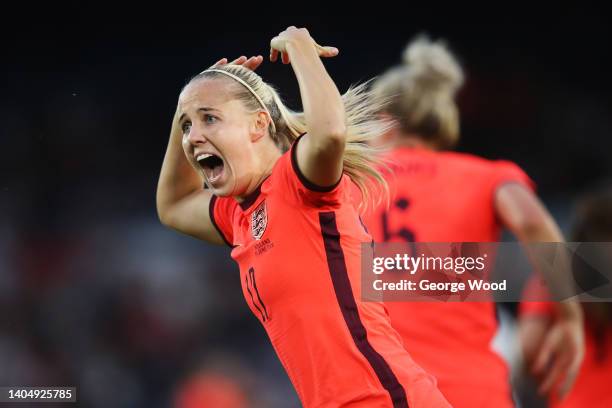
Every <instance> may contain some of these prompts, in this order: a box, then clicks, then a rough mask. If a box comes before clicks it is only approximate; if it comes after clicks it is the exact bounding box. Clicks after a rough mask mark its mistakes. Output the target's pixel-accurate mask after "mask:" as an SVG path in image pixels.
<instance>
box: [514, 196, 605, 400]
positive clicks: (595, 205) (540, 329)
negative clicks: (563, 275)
mask: <svg viewBox="0 0 612 408" xmlns="http://www.w3.org/2000/svg"><path fill="white" fill-rule="evenodd" d="M571 240H572V241H574V242H611V241H612V190H611V189H607V190H603V191H598V192H595V193H592V194H590V195H588V196H586V197H584V198H583V199H582V200H580V202H579V205H578V206H577V211H576V214H575V221H574V226H573V229H572V234H571ZM597 248H598V249H599V250H600V251H602V253H599V254H597V255H598V256H601V257H603V259H605V261H604V262H602V263H601V264H603V265H607V266H608V267H610V265H612V255H611V254H610V253H609V252H603V251H605V248H606V247H605V246H601V247H597ZM576 272H577V273H581V274H583V278H585V276H584V275H586V274H588V273H589V271H588V270H578V271H576ZM606 276H610V274H609V273H608V274H606ZM582 308H583V310H584V315H585V325H584V328H585V331H584V333H585V340H586V341H585V357H584V361H583V364H582V366H581V367H580V372H579V373H578V377H577V378H576V383H575V384H574V386H573V387H572V389H571V390H570V392H569V394H568V395H567V397H566V398H564V399H563V400H559V399H558V398H555V396H552V397H551V398H550V402H551V406H553V407H558V408H582V407H602V408H603V407H611V406H612V392H610V385H611V384H612V303H607V302H593V303H583V304H582ZM555 314H556V313H555V310H554V308H553V304H552V303H545V302H524V303H521V306H520V323H519V330H520V335H521V343H522V345H523V351H524V354H525V360H526V362H527V363H528V365H530V366H533V365H537V364H539V363H538V362H537V361H536V360H537V357H538V355H539V354H540V353H541V352H540V350H541V349H542V348H545V347H547V345H546V344H545V334H546V333H547V331H548V330H549V327H550V325H551V324H552V323H553V322H554V320H555Z"/></svg>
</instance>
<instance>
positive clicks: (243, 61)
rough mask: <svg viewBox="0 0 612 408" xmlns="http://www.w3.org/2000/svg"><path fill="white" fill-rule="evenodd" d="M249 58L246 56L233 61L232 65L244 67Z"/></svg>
mask: <svg viewBox="0 0 612 408" xmlns="http://www.w3.org/2000/svg"><path fill="white" fill-rule="evenodd" d="M246 60H247V57H245V56H244V55H242V56H240V57H238V58H236V59H235V60H233V61H232V62H231V63H232V64H234V65H242V64H244V63H245V62H246Z"/></svg>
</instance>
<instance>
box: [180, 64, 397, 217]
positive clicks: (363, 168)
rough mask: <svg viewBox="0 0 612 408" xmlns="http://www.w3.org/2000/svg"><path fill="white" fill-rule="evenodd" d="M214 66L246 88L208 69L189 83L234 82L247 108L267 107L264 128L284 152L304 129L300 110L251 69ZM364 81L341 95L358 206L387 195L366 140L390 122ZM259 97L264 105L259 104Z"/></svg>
mask: <svg viewBox="0 0 612 408" xmlns="http://www.w3.org/2000/svg"><path fill="white" fill-rule="evenodd" d="M214 70H215V71H216V70H223V71H226V72H228V73H230V74H232V75H233V76H236V77H238V78H240V79H241V80H242V81H244V82H245V83H246V85H248V86H249V87H250V89H248V88H247V87H245V86H244V85H243V84H241V83H240V82H238V81H236V80H232V79H231V78H229V77H228V76H227V75H225V74H224V73H220V72H215V71H208V70H207V71H203V72H201V73H200V74H198V75H196V76H195V77H193V78H192V79H191V81H190V83H191V82H193V81H195V80H198V79H202V78H220V79H225V80H228V81H232V82H233V83H235V84H236V86H235V87H234V88H233V90H232V91H233V92H234V96H235V97H236V99H238V100H240V101H242V102H243V103H244V105H245V107H246V108H247V109H248V110H250V111H253V112H256V111H258V110H262V109H264V110H267V111H268V113H269V114H270V116H271V119H272V121H273V123H274V126H270V127H269V128H268V132H269V133H270V137H271V138H272V140H273V141H274V143H275V144H276V145H277V146H278V148H279V149H280V150H281V151H283V152H286V151H287V150H288V149H289V147H290V146H291V144H292V143H293V142H294V141H295V140H296V139H297V138H298V137H299V136H300V135H301V134H303V133H305V132H308V129H307V125H306V121H305V118H304V114H303V112H295V111H292V110H291V109H289V108H288V107H287V106H286V105H285V104H284V103H283V101H282V99H281V98H280V96H279V94H278V92H277V91H276V89H274V87H273V86H272V85H270V84H268V83H266V82H264V81H263V79H262V78H261V77H260V76H259V75H257V74H256V73H255V72H254V71H252V70H250V69H247V68H245V67H243V66H241V65H233V64H227V65H221V66H215V67H214ZM368 85H369V84H368V83H364V84H360V85H357V86H353V87H351V88H350V89H349V90H348V91H347V92H346V93H345V94H344V95H342V99H343V101H344V106H345V110H346V121H347V137H346V147H345V149H344V157H343V166H344V170H343V171H344V173H346V174H348V175H349V177H350V178H351V179H352V180H353V182H354V183H355V184H356V185H357V186H358V187H359V189H360V190H361V194H362V197H363V201H362V204H363V205H362V207H363V208H362V209H364V208H367V207H368V206H369V205H370V204H377V203H378V201H379V200H381V199H384V197H385V196H386V195H387V191H388V188H387V183H386V181H385V179H384V178H383V177H382V176H381V174H380V172H379V171H378V166H379V160H378V156H379V153H380V150H379V149H377V148H374V147H372V146H371V145H370V144H371V142H372V141H373V140H375V139H376V138H378V137H379V136H380V135H382V134H384V133H385V132H387V131H388V130H389V129H390V128H391V126H392V124H391V123H390V122H389V121H384V120H381V119H380V118H379V117H378V112H380V111H381V110H382V109H383V106H382V102H373V99H372V98H371V95H370V90H369V89H368ZM254 94H255V95H257V97H255V96H254ZM260 101H261V102H263V104H264V105H265V107H262V106H261V103H260ZM380 193H382V194H380Z"/></svg>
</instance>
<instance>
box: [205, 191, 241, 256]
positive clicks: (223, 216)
mask: <svg viewBox="0 0 612 408" xmlns="http://www.w3.org/2000/svg"><path fill="white" fill-rule="evenodd" d="M237 205H238V203H237V202H236V200H234V199H232V198H227V197H217V196H215V195H213V196H212V198H211V200H210V207H209V214H210V221H211V222H212V224H213V225H214V226H215V228H216V229H217V231H219V234H221V237H222V238H223V241H225V243H226V244H227V245H229V246H230V247H232V246H234V245H233V242H234V229H233V227H232V218H233V214H234V211H235V209H236V206H237Z"/></svg>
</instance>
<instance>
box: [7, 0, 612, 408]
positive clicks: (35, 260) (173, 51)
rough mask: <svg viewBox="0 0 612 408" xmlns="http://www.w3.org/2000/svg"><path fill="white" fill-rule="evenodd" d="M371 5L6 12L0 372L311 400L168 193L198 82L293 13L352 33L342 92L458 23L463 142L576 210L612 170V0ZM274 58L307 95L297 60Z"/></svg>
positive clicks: (103, 393)
mask: <svg viewBox="0 0 612 408" xmlns="http://www.w3.org/2000/svg"><path fill="white" fill-rule="evenodd" d="M374 6H375V4H370V5H369V6H368V7H363V9H362V10H361V9H360V10H359V11H361V13H360V14H355V15H348V14H342V13H341V14H332V13H331V12H330V13H329V14H328V15H326V16H325V17H321V16H303V15H301V16H295V15H294V16H289V15H287V16H280V17H272V16H271V15H269V12H268V11H267V10H265V9H264V8H263V6H262V5H259V4H251V5H249V7H248V8H247V7H246V6H243V5H238V4H236V5H235V9H234V10H232V7H233V5H232V4H230V5H228V6H226V7H225V10H221V11H219V10H215V9H213V8H209V7H207V6H206V5H200V7H198V8H193V7H191V6H189V5H186V4H185V5H183V4H171V5H168V6H167V8H166V9H163V10H160V9H157V10H154V11H153V12H151V11H152V10H150V9H148V8H146V9H143V10H130V11H129V12H128V11H126V10H122V9H118V10H116V11H114V10H103V9H100V8H97V7H87V6H84V5H81V6H78V7H76V6H75V7H73V8H72V9H71V10H70V14H64V13H63V12H60V11H58V10H49V11H48V12H47V11H41V10H38V11H40V12H39V13H37V15H36V16H34V15H33V14H31V13H30V11H28V10H24V11H23V12H20V13H15V14H9V13H7V14H5V15H4V16H3V17H2V20H3V23H6V24H3V28H2V31H1V33H2V40H1V44H2V54H3V55H2V57H1V60H2V76H1V79H0V89H2V91H1V93H2V99H1V102H0V103H1V105H0V129H1V133H0V143H1V144H0V146H1V148H0V362H1V363H0V364H1V367H0V386H1V385H22V386H24V385H74V386H77V387H78V392H79V404H78V405H79V406H83V407H111V406H112V407H152V408H155V407H167V406H170V405H171V404H172V401H173V400H174V399H175V398H176V395H177V393H179V391H178V390H183V391H184V390H185V389H186V386H185V385H184V384H185V381H186V379H188V378H193V375H194V373H196V372H202V371H204V372H207V373H212V372H216V373H221V375H225V376H229V377H231V378H233V379H234V380H235V381H236V382H237V383H238V384H239V385H240V386H242V387H243V389H244V390H245V392H246V393H247V394H248V397H249V398H251V399H252V400H253V401H257V403H259V405H257V406H265V407H288V406H297V404H298V403H297V400H296V397H295V394H294V392H293V390H292V389H291V386H290V384H289V382H288V380H287V379H286V376H285V374H284V373H283V371H282V367H281V365H280V363H279V362H278V361H277V360H276V357H275V356H274V355H273V351H272V349H271V347H270V345H269V344H268V341H267V338H266V337H265V333H264V331H263V329H262V328H261V327H260V326H259V323H258V322H257V321H256V319H255V318H254V317H253V316H250V315H249V312H248V310H247V308H246V307H245V306H246V305H245V303H244V300H243V299H242V296H241V291H240V289H239V281H238V276H237V269H236V267H235V266H234V265H233V263H232V262H231V260H230V259H229V256H228V251H227V250H225V249H223V248H215V247H211V246H208V245H206V244H203V243H200V242H198V241H196V240H193V239H191V238H188V237H184V236H180V235H179V234H177V233H175V232H172V231H169V230H167V229H165V228H163V227H162V226H161V225H160V224H159V222H158V220H157V217H156V212H155V186H156V182H157V176H158V173H159V169H160V166H161V162H162V158H163V154H164V151H165V147H166V143H167V137H168V130H169V125H170V120H171V117H172V114H173V111H174V107H175V104H176V99H177V95H178V92H179V91H180V89H181V87H182V85H184V84H185V82H186V81H187V80H188V78H189V77H190V76H191V75H193V74H195V73H197V72H199V71H201V70H202V69H204V68H206V67H207V66H209V65H210V64H212V63H213V62H215V61H216V60H217V59H219V58H221V57H224V56H226V57H229V58H233V57H237V56H239V55H242V54H245V55H255V54H262V55H264V56H267V55H268V52H269V48H268V44H269V40H270V39H271V38H272V37H273V36H274V35H276V34H277V33H278V32H280V31H281V30H283V29H284V28H285V27H286V26H288V25H297V26H306V27H307V28H309V30H310V32H311V34H312V35H313V37H314V38H315V39H317V40H318V41H319V42H320V43H321V44H328V45H334V46H337V47H338V48H339V49H340V56H339V57H337V58H335V59H333V60H328V61H326V66H327V67H328V69H329V71H330V73H331V75H332V77H333V78H334V79H335V80H336V83H337V84H338V86H339V88H340V90H341V91H344V90H346V89H347V87H348V86H349V85H350V84H352V83H355V82H358V81H363V80H367V79H368V78H371V77H372V76H374V75H376V74H378V73H381V72H382V71H383V70H384V69H385V68H387V67H388V66H390V65H391V64H395V63H397V62H399V59H400V53H401V51H402V50H403V47H404V46H405V45H406V43H407V42H408V41H409V40H410V39H411V38H412V37H413V36H414V35H415V34H417V33H420V32H426V33H429V34H430V35H431V36H433V37H434V38H438V37H443V38H445V39H447V40H448V43H449V44H450V47H451V49H452V50H453V51H455V52H456V53H457V54H458V56H459V57H460V58H461V60H462V61H463V66H464V68H465V70H466V73H467V83H466V85H465V87H464V89H463V90H462V91H461V93H460V95H459V103H460V109H461V113H462V134H463V137H462V140H461V143H460V146H459V150H461V151H469V152H472V153H476V154H479V155H482V156H484V157H487V158H492V159H497V158H504V159H509V160H513V161H515V162H517V163H518V164H519V165H520V166H522V167H523V168H524V169H525V170H526V171H527V172H528V174H530V176H531V177H532V178H533V179H534V180H535V182H536V183H537V186H538V192H539V194H540V195H541V197H542V198H543V199H544V201H545V202H546V204H547V205H548V206H549V208H550V209H551V210H552V211H553V213H554V215H555V217H556V218H557V220H558V221H559V222H560V223H561V225H562V226H563V227H564V228H567V226H568V224H569V223H570V222H571V216H570V214H571V210H572V205H573V203H574V202H575V200H576V198H577V197H579V195H580V194H582V193H583V192H585V191H587V190H589V189H591V188H593V187H596V186H598V185H602V184H606V183H609V180H611V176H612V115H611V113H612V94H611V92H610V91H611V90H612V87H611V85H610V73H611V72H612V69H611V68H612V64H611V59H610V50H611V44H612V42H611V41H610V40H611V39H612V32H611V31H612V29H611V28H610V27H611V25H610V24H609V19H608V17H607V16H606V15H605V13H603V12H602V11H601V10H597V9H593V8H587V6H580V7H578V6H555V7H554V8H551V9H547V10H539V11H537V12H536V11H535V10H533V9H532V8H528V7H525V8H519V7H518V6H516V5H514V4H510V3H501V4H498V5H492V6H491V7H490V8H489V9H487V10H482V9H476V8H475V9H473V10H469V9H467V8H464V9H458V11H455V10H449V9H445V8H444V6H443V5H442V4H440V5H434V4H431V5H429V6H427V7H425V6H421V7H420V8H419V7H414V6H412V5H409V4H406V5H403V6H401V8H397V9H395V8H391V7H389V8H388V9H386V10H385V11H376V10H370V8H372V9H373V7H374ZM27 7H28V6H27V5H26V8H27ZM291 7H298V8H303V7H305V5H302V4H300V5H298V4H292V6H291ZM352 7H353V8H357V5H353V6H352ZM396 7H400V6H396ZM31 8H33V9H34V8H35V6H34V5H32V6H31ZM232 11H234V15H232V14H230V12H232ZM56 12H57V14H56ZM385 14H386V15H385ZM73 16H74V17H73ZM259 72H260V74H261V75H262V76H263V77H264V79H266V80H267V81H269V82H271V83H273V84H274V85H276V86H277V88H279V89H280V91H281V93H282V94H283V95H284V96H285V97H286V99H287V100H288V101H289V103H290V105H291V106H293V107H296V108H298V107H299V104H298V101H299V98H298V88H297V84H296V82H295V79H294V77H293V73H292V71H291V69H290V67H288V66H283V65H281V64H270V63H269V62H265V63H264V65H263V66H262V67H261V69H260V71H259ZM313 324H316V322H313ZM214 384H218V383H214ZM216 388H217V389H218V388H222V387H220V386H218V387H216ZM227 392H228V393H230V394H231V393H232V392H233V391H231V389H230V390H229V391H227ZM253 404H256V402H253ZM51 405H52V404H49V406H51ZM253 406H256V405H253Z"/></svg>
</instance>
